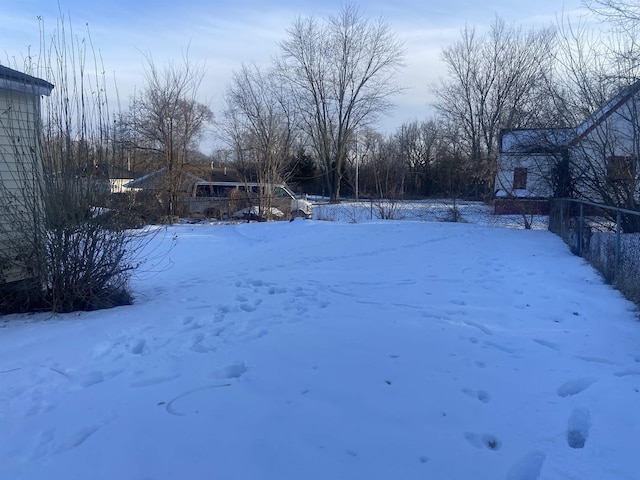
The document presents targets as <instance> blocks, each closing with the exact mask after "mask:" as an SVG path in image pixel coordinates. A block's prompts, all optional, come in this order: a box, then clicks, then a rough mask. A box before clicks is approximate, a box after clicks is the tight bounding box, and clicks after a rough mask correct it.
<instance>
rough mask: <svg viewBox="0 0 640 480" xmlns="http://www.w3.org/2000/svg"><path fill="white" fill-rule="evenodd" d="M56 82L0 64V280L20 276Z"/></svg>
mask: <svg viewBox="0 0 640 480" xmlns="http://www.w3.org/2000/svg"><path fill="white" fill-rule="evenodd" d="M52 89H53V85H51V84H50V83H49V82H46V81H45V80H42V79H40V78H36V77H32V76H31V75H27V74H25V73H22V72H19V71H17V70H13V69H11V68H7V67H5V66H2V65H0V201H1V202H2V203H3V205H2V208H1V209H0V284H2V283H8V282H13V281H17V280H22V279H24V278H25V273H24V272H23V271H22V270H21V269H20V268H19V265H20V262H19V256H20V255H21V254H24V252H21V251H20V250H21V249H20V235H21V234H24V231H25V230H27V231H28V226H29V224H30V223H31V224H33V223H34V220H33V214H34V209H33V208H32V207H33V205H34V204H35V202H38V201H39V200H40V199H39V198H37V195H38V192H39V191H40V190H39V188H37V184H36V182H38V181H39V179H41V178H42V177H41V173H42V147H41V133H42V120H41V117H40V99H41V97H42V96H43V95H47V96H48V95H50V94H51V91H52Z"/></svg>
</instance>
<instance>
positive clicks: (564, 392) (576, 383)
mask: <svg viewBox="0 0 640 480" xmlns="http://www.w3.org/2000/svg"><path fill="white" fill-rule="evenodd" d="M595 381H596V380H595V379H594V378H577V379H575V380H569V381H568V382H564V383H563V384H562V385H560V387H558V390H556V393H557V394H558V396H559V397H563V398H564V397H572V396H573V395H577V394H579V393H580V392H582V391H584V390H586V389H587V388H589V386H591V385H592V384H593V383H594V382H595Z"/></svg>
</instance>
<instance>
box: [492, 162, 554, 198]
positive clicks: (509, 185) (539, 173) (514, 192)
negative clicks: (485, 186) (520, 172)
mask: <svg viewBox="0 0 640 480" xmlns="http://www.w3.org/2000/svg"><path fill="white" fill-rule="evenodd" d="M555 162H556V159H555V158H554V157H553V156H551V155H545V154H523V153H515V154H508V153H501V154H500V156H499V157H498V173H497V175H496V187H495V188H496V192H495V193H496V197H520V198H525V197H527V198H547V197H551V196H552V195H553V189H552V188H551V184H550V179H551V169H552V168H553V165H554V164H555ZM516 167H520V168H526V169H527V188H526V189H514V188H513V176H514V171H515V169H516Z"/></svg>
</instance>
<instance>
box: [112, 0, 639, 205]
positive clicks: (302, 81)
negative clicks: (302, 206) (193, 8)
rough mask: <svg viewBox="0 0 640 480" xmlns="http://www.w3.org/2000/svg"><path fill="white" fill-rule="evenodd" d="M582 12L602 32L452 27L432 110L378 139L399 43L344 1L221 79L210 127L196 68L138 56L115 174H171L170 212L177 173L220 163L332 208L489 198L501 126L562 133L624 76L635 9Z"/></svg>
mask: <svg viewBox="0 0 640 480" xmlns="http://www.w3.org/2000/svg"><path fill="white" fill-rule="evenodd" d="M585 5H586V6H587V7H588V8H589V9H590V11H591V12H592V13H593V14H594V16H593V18H596V19H598V20H600V21H601V22H605V23H606V25H607V27H606V28H601V29H599V30H598V31H595V30H594V29H593V27H592V26H589V25H588V24H587V23H586V22H581V21H580V20H578V21H577V23H575V22H574V21H573V20H572V19H568V18H564V19H561V20H559V21H558V24H557V25H550V26H543V27H539V28H531V29H525V28H523V27H521V26H518V25H513V24H508V23H507V22H505V21H504V20H502V19H501V18H499V17H496V18H495V20H494V21H493V23H492V24H491V25H490V27H489V28H488V30H486V31H479V30H478V29H476V28H475V27H473V26H466V27H464V28H463V29H462V30H461V33H460V38H459V39H458V40H457V41H456V42H454V43H453V44H451V45H448V46H445V47H444V48H443V49H442V51H441V60H442V61H443V62H444V64H445V65H446V67H447V75H446V76H445V77H444V78H442V79H441V80H440V81H439V82H438V83H437V84H436V85H433V86H432V92H433V95H434V99H435V101H434V105H433V107H434V111H435V113H434V114H433V115H432V117H431V118H426V117H425V119H424V120H414V121H408V122H405V123H404V124H403V125H402V126H401V127H400V128H398V129H397V131H396V132H393V133H386V134H385V133H381V132H379V131H377V130H376V122H377V121H378V120H379V119H380V117H381V115H384V114H386V113H388V112H389V109H390V108H391V107H392V105H391V103H390V102H391V98H392V96H393V95H395V94H398V93H400V92H401V91H402V83H401V80H400V79H401V70H402V67H403V64H404V54H405V51H404V45H403V44H402V42H401V41H400V40H399V39H398V37H397V35H396V34H395V33H394V32H393V30H392V28H391V25H390V24H389V23H388V22H387V21H386V20H384V19H375V20H374V19H371V18H370V17H368V16H366V15H365V14H364V13H363V11H362V10H360V9H359V8H358V7H357V6H355V5H347V6H344V7H343V8H342V9H341V10H340V11H339V12H338V13H336V14H335V15H333V16H329V17H327V18H322V19H318V18H315V17H299V18H298V19H296V20H295V21H294V22H293V23H292V24H291V26H290V28H289V29H288V30H287V37H286V39H285V40H284V41H282V42H280V44H279V45H278V54H277V55H276V56H275V57H274V60H273V61H272V62H271V64H269V65H267V66H258V65H255V64H242V65H241V66H240V67H239V69H238V70H237V71H236V72H234V74H233V77H232V80H231V82H230V84H229V85H228V87H227V89H226V92H225V94H224V100H225V104H224V108H223V111H221V112H218V113H217V114H216V118H215V119H214V116H213V112H212V111H211V109H210V108H209V107H208V106H207V105H204V104H202V103H200V102H198V100H197V90H198V86H199V85H200V84H201V82H202V81H203V78H204V70H203V68H202V67H201V66H198V65H194V64H193V63H192V62H191V61H190V60H189V59H188V57H185V58H184V59H183V62H182V63H179V64H170V65H168V66H166V67H165V68H164V69H161V68H158V67H157V66H156V65H155V64H154V63H153V61H152V59H151V58H150V57H149V58H147V66H148V68H147V74H146V86H145V87H144V88H143V89H142V90H141V91H139V93H138V94H137V95H136V96H135V97H134V98H133V99H132V102H131V104H130V107H129V109H128V111H127V112H126V113H123V114H121V115H120V116H119V117H118V118H117V122H116V126H115V128H114V134H113V137H114V142H115V143H116V144H117V147H116V150H117V152H118V154H119V157H118V159H119V163H120V167H122V168H124V167H126V166H128V167H130V168H132V169H133V170H134V172H136V173H148V172H149V171H152V170H153V169H154V168H161V167H163V168H165V169H166V170H167V171H169V172H172V175H170V177H169V178H172V179H173V180H169V182H170V184H169V185H167V199H165V201H164V205H166V209H167V212H166V213H167V214H170V215H172V214H174V213H175V212H174V210H175V208H174V207H173V205H174V204H175V202H176V200H177V199H176V195H177V191H178V190H179V188H180V185H179V183H180V180H179V179H180V178H181V174H182V169H183V167H184V166H185V165H187V164H198V163H200V164H202V165H211V164H216V165H219V164H233V165H235V166H237V167H238V168H239V169H240V170H242V171H250V172H251V175H252V176H253V178H257V179H258V180H259V181H261V182H262V183H265V184H268V183H277V182H278V181H288V182H290V183H291V184H292V186H294V188H297V189H298V190H300V191H304V192H306V193H315V194H321V195H325V196H327V197H329V198H330V199H331V200H332V201H339V200H340V198H342V197H345V196H346V197H395V198H409V197H425V196H460V197H466V198H476V199H487V198H491V197H492V196H493V194H494V179H495V176H496V170H497V163H496V158H497V154H498V149H499V140H500V132H501V131H502V130H504V129H518V128H540V127H553V128H563V127H574V126H576V125H577V124H579V122H580V121H582V120H583V119H584V118H586V117H587V116H588V115H590V114H591V113H592V112H593V111H594V110H595V109H597V108H598V107H599V106H601V105H602V104H603V103H604V102H605V101H606V100H607V99H608V98H610V97H611V96H612V95H613V94H614V93H615V92H617V91H618V90H619V89H620V88H621V87H623V86H625V85H628V84H629V83H630V82H631V81H632V80H633V79H635V78H637V74H638V48H637V27H636V25H637V17H638V9H637V6H635V4H632V3H630V4H628V3H627V2H625V1H622V0H590V1H589V0H587V1H585ZM597 32H600V33H597ZM209 125H213V126H214V128H215V130H216V132H217V135H218V138H219V140H220V141H222V142H224V145H225V148H222V149H219V150H218V151H216V152H214V153H212V154H210V155H205V154H202V153H200V152H198V143H199V141H200V140H201V138H202V136H203V135H204V134H205V132H206V131H207V127H208V126H209ZM564 181H565V183H567V180H566V179H565V180H564ZM569 183H570V182H569ZM603 188H604V186H603ZM565 193H567V192H565ZM569 193H571V192H569Z"/></svg>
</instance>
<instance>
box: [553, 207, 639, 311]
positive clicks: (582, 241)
mask: <svg viewBox="0 0 640 480" xmlns="http://www.w3.org/2000/svg"><path fill="white" fill-rule="evenodd" d="M639 226H640V212H639V211H634V210H627V209H624V208H617V207H610V206H607V205H601V204H598V203H594V202H589V201H585V200H574V199H555V200H552V201H551V209H550V213H549V230H550V231H552V232H553V233H555V234H557V235H559V236H560V237H562V239H563V240H564V241H565V243H567V245H569V248H570V249H571V251H572V252H573V253H574V254H576V255H579V256H581V257H583V258H585V259H586V260H587V261H588V262H589V263H590V264H591V265H593V266H594V267H595V268H596V269H597V270H598V271H599V272H600V273H601V274H602V276H603V277H604V279H605V281H606V282H607V283H610V284H611V285H613V286H614V287H615V288H617V289H618V290H620V291H621V292H622V293H623V294H624V295H625V296H626V297H627V298H628V299H629V300H631V301H633V302H635V303H636V304H639V305H640V233H639V232H640V228H639Z"/></svg>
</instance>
